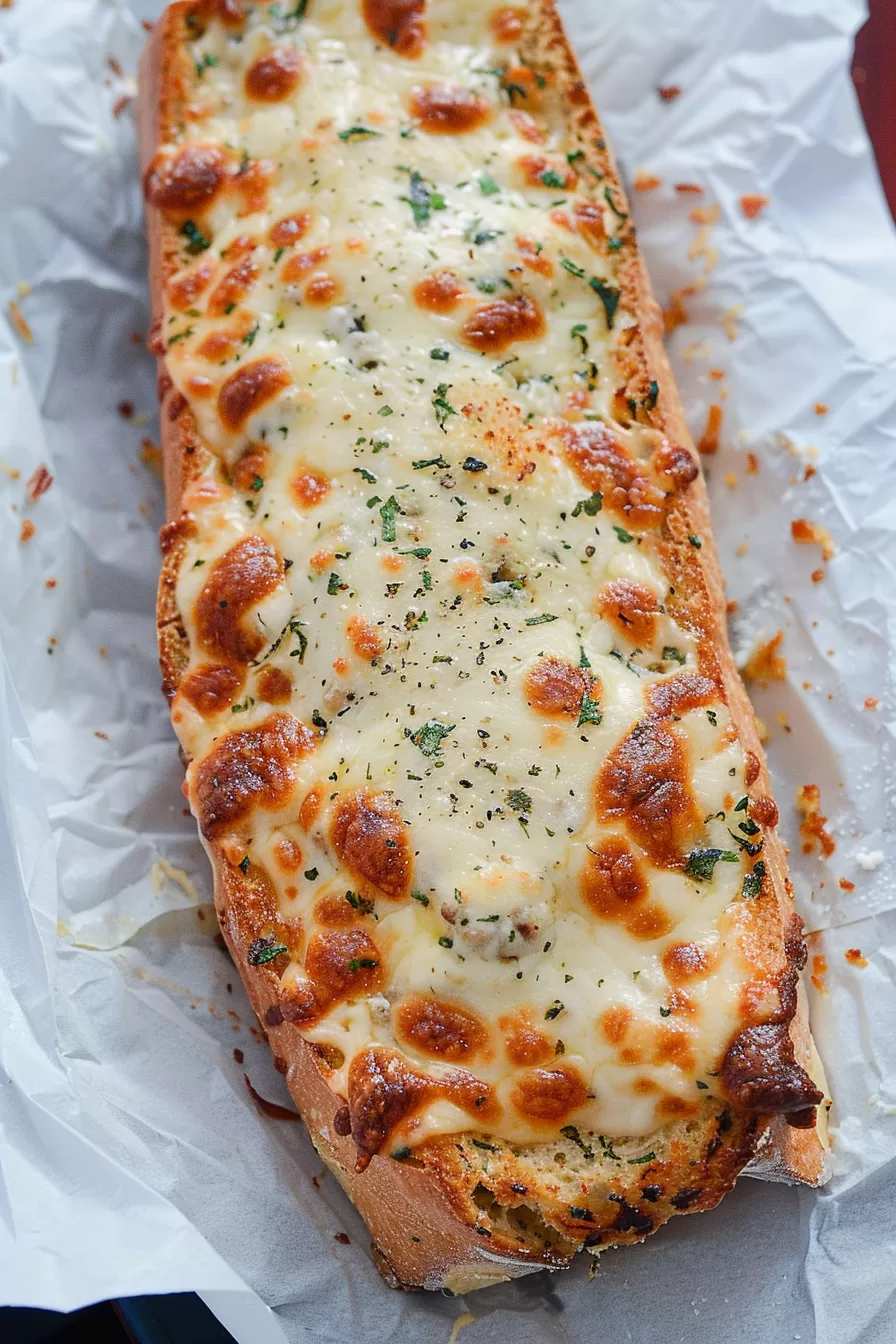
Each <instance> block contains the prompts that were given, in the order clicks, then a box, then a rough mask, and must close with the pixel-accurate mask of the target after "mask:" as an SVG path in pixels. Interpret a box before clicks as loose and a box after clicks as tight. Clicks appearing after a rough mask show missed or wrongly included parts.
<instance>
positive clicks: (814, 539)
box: [790, 518, 837, 560]
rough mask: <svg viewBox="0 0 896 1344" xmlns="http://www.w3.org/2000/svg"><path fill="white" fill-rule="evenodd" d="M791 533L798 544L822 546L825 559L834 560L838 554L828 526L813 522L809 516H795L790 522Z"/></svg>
mask: <svg viewBox="0 0 896 1344" xmlns="http://www.w3.org/2000/svg"><path fill="white" fill-rule="evenodd" d="M790 535H791V536H792V537H793V540H794V541H795V542H796V544H797V545H798V546H811V545H813V544H814V545H817V546H820V547H821V554H822V557H823V558H824V559H825V560H833V558H834V556H835V555H836V554H837V547H836V546H835V544H834V538H833V537H832V536H831V534H830V532H829V531H828V530H827V528H826V527H822V526H821V525H820V524H819V523H812V522H810V521H809V519H808V518H794V520H793V522H792V523H791V524H790Z"/></svg>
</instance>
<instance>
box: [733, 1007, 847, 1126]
mask: <svg viewBox="0 0 896 1344" xmlns="http://www.w3.org/2000/svg"><path fill="white" fill-rule="evenodd" d="M722 1084H723V1086H724V1089H725V1092H726V1094H727V1096H728V1098H729V1100H730V1101H731V1102H732V1104H733V1105H735V1106H737V1107H738V1108H739V1109H740V1110H744V1111H750V1112H754V1113H755V1112H758V1113H760V1114H765V1115H786V1116H787V1118H788V1123H789V1124H791V1125H793V1126H794V1127H795V1128H797V1129H811V1128H812V1127H813V1126H814V1124H815V1121H816V1111H815V1108H816V1106H818V1105H819V1104H820V1103H821V1102H822V1101H823V1100H824V1093H823V1092H820V1091H819V1089H818V1088H817V1087H816V1086H815V1084H814V1083H813V1082H812V1079H811V1078H810V1077H809V1075H808V1073H806V1070H805V1069H804V1068H803V1067H802V1065H800V1064H798V1063H797V1062H796V1059H795V1057H794V1049H793V1041H792V1039H791V1037H790V1030H789V1023H788V1022H767V1023H764V1024H762V1025H760V1026H755V1027H746V1028H745V1029H744V1030H743V1031H740V1032H738V1034H737V1035H736V1036H735V1037H734V1040H733V1041H732V1043H731V1045H730V1047H729V1049H728V1052H727V1053H726V1055H725V1060H724V1063H723V1064H722Z"/></svg>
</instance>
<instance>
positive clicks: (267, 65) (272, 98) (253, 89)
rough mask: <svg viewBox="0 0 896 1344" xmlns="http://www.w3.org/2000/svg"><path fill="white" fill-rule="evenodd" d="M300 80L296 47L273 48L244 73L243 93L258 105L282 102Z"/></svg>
mask: <svg viewBox="0 0 896 1344" xmlns="http://www.w3.org/2000/svg"><path fill="white" fill-rule="evenodd" d="M301 77H302V60H301V57H300V56H299V53H298V52H297V51H296V49H295V47H273V48H272V49H271V50H270V51H267V52H265V54H264V55H263V56H259V57H258V58H257V59H256V60H254V61H253V62H252V64H251V65H250V66H249V69H248V70H247V71H246V79H245V89H246V94H247V96H248V97H249V98H254V99H255V101H256V102H258V103H282V102H283V100H284V98H288V97H289V95H290V94H291V93H292V92H293V91H294V90H295V89H296V88H297V87H298V84H299V80H300V79H301Z"/></svg>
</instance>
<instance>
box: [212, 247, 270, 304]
mask: <svg viewBox="0 0 896 1344" xmlns="http://www.w3.org/2000/svg"><path fill="white" fill-rule="evenodd" d="M258 275H259V268H258V266H257V264H256V263H255V262H254V261H253V260H252V258H251V257H243V259H242V261H238V262H237V264H236V265H235V266H231V268H230V270H229V271H228V272H227V274H226V275H224V276H222V277H221V279H220V280H219V281H218V283H217V284H216V285H215V288H214V289H213V290H212V293H211V296H210V298H209V301H208V312H209V314H210V315H211V316H212V317H223V316H224V314H225V313H227V312H228V311H229V310H230V309H231V308H233V307H235V306H236V305H237V304H238V303H239V302H240V300H241V299H244V298H245V296H246V295H247V294H248V293H249V290H250V289H251V288H252V286H253V285H254V283H255V281H256V280H257V279H258Z"/></svg>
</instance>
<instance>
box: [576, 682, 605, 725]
mask: <svg viewBox="0 0 896 1344" xmlns="http://www.w3.org/2000/svg"><path fill="white" fill-rule="evenodd" d="M602 720H603V715H602V714H601V712H600V704H599V703H598V701H597V700H592V698H591V696H590V694H589V693H588V691H586V692H585V694H584V695H583V696H582V703H581V706H580V707H579V721H578V723H577V724H576V727H577V728H582V727H584V725H585V724H586V723H593V724H595V725H597V724H599V723H601V722H602Z"/></svg>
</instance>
